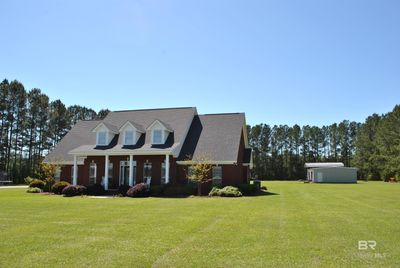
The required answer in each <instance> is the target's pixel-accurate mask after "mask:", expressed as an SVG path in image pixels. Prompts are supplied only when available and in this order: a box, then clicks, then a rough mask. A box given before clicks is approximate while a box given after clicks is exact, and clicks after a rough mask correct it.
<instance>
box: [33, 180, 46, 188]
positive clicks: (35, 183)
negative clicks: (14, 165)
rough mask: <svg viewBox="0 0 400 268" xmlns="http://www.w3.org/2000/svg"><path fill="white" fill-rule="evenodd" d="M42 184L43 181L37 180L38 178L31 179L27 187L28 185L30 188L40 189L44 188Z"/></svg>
mask: <svg viewBox="0 0 400 268" xmlns="http://www.w3.org/2000/svg"><path fill="white" fill-rule="evenodd" d="M44 185H45V183H44V181H42V180H38V179H33V180H32V181H31V183H30V184H29V187H30V188H40V189H43V188H44Z"/></svg>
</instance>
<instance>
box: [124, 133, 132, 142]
mask: <svg viewBox="0 0 400 268" xmlns="http://www.w3.org/2000/svg"><path fill="white" fill-rule="evenodd" d="M124 144H125V145H133V130H126V131H125V139H124Z"/></svg>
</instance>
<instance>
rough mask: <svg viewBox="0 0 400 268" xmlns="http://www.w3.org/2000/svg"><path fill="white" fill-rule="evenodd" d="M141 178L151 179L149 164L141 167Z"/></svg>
mask: <svg viewBox="0 0 400 268" xmlns="http://www.w3.org/2000/svg"><path fill="white" fill-rule="evenodd" d="M143 177H144V178H145V179H146V178H151V163H144V165H143Z"/></svg>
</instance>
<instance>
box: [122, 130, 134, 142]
mask: <svg viewBox="0 0 400 268" xmlns="http://www.w3.org/2000/svg"><path fill="white" fill-rule="evenodd" d="M127 131H132V143H131V144H128V143H126V132H127ZM136 133H137V131H136V130H134V129H126V130H124V135H123V136H124V143H123V144H124V145H135V144H136V143H135V141H136Z"/></svg>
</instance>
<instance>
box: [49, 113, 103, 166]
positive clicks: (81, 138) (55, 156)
mask: <svg viewBox="0 0 400 268" xmlns="http://www.w3.org/2000/svg"><path fill="white" fill-rule="evenodd" d="M100 122H101V121H100V120H91V121H78V122H77V123H76V124H75V126H74V127H73V128H72V129H71V130H70V131H69V132H68V133H67V134H66V135H65V136H64V137H63V138H62V139H61V141H60V142H59V143H58V144H57V146H56V147H55V148H54V149H53V150H52V151H51V152H50V153H49V154H48V155H47V156H46V159H45V161H54V162H66V161H72V160H73V156H72V155H70V154H68V152H69V151H71V150H72V149H74V148H77V147H79V146H81V145H83V144H96V134H95V133H93V132H92V130H93V129H94V128H95V127H96V126H97V125H98V124H99V123H100Z"/></svg>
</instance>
